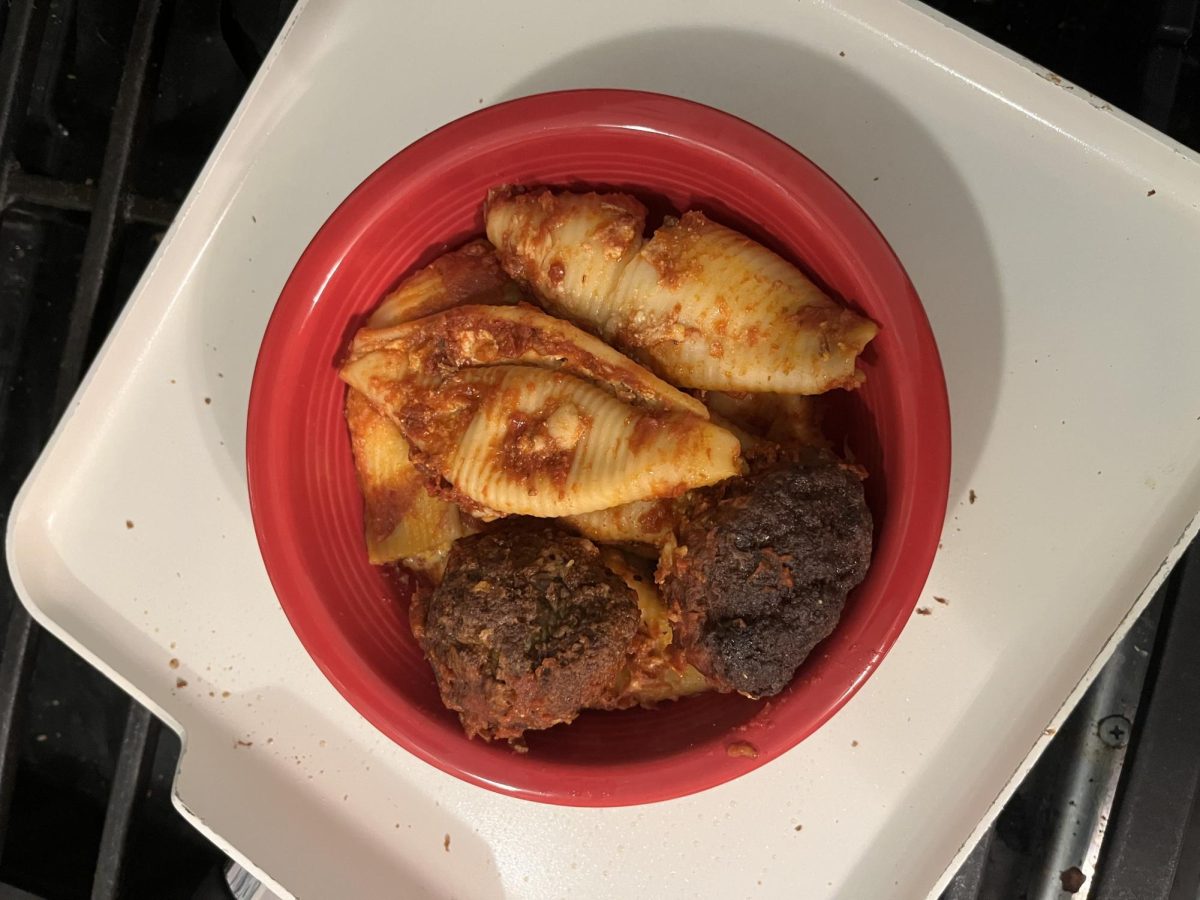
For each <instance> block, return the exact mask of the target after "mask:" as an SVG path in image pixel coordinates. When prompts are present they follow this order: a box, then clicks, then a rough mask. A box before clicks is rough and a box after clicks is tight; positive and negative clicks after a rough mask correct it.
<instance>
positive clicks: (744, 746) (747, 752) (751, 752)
mask: <svg viewBox="0 0 1200 900" xmlns="http://www.w3.org/2000/svg"><path fill="white" fill-rule="evenodd" d="M725 754H726V755H727V756H734V757H738V756H740V757H744V758H746V759H757V758H758V748H757V747H755V746H754V745H753V744H751V743H750V742H749V741H734V742H733V743H732V744H730V745H729V746H727V747H726V748H725Z"/></svg>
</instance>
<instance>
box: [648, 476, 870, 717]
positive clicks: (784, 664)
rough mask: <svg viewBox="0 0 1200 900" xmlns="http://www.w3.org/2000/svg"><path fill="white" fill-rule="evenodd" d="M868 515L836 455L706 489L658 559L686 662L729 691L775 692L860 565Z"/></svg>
mask: <svg viewBox="0 0 1200 900" xmlns="http://www.w3.org/2000/svg"><path fill="white" fill-rule="evenodd" d="M870 560H871V514H870V512H869V511H868V509H867V505H866V501H865V499H864V497H863V489H862V484H861V482H860V480H859V478H858V477H857V476H856V475H855V474H854V473H853V472H851V471H848V470H847V469H846V468H844V467H842V466H839V465H837V464H827V465H814V466H789V467H783V468H777V469H773V470H769V471H766V472H762V473H759V474H756V475H752V476H750V477H747V478H736V479H731V480H730V481H727V482H725V483H723V484H721V485H719V486H718V487H717V488H715V489H713V490H711V491H710V492H709V493H708V495H707V497H706V502H705V503H704V505H703V506H702V508H701V509H699V510H697V513H696V515H694V516H693V517H692V518H691V520H690V521H689V522H688V524H687V525H686V526H685V527H684V528H683V530H682V533H681V534H680V536H679V547H678V548H677V550H676V552H675V553H674V554H673V555H672V556H671V558H670V560H669V562H668V564H667V565H665V566H664V567H663V570H662V575H663V591H664V593H665V595H666V597H667V599H668V601H669V603H670V605H671V609H672V613H673V615H674V617H675V618H676V620H677V621H676V628H677V637H678V638H679V641H680V643H681V645H682V646H683V647H684V648H685V650H686V653H687V657H688V661H689V662H691V663H692V665H694V666H695V667H696V668H697V669H699V670H700V671H701V672H703V673H704V674H705V675H707V676H708V677H709V678H711V679H713V680H714V681H715V682H717V683H718V684H719V685H720V686H721V687H723V688H724V689H726V690H734V691H738V692H740V693H743V694H746V695H748V696H751V697H767V696H771V695H773V694H777V693H779V692H780V691H782V690H783V689H784V688H785V687H786V686H787V684H788V682H789V681H791V679H792V676H793V675H794V674H795V672H796V669H797V668H798V667H799V665H800V664H801V663H802V662H804V660H805V658H806V657H807V656H808V654H809V653H810V652H811V651H812V649H813V648H814V647H815V646H816V645H817V644H818V643H820V642H821V641H822V640H824V639H825V638H826V637H828V636H829V634H830V632H832V631H833V629H834V626H835V625H837V622H838V619H839V618H840V617H841V614H842V608H843V607H844V605H845V602H846V595H847V594H848V593H849V591H850V590H851V589H852V588H854V587H855V586H856V585H857V584H858V583H859V582H861V581H862V580H863V578H864V577H865V575H866V573H867V566H868V565H869V563H870Z"/></svg>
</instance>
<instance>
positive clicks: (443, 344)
mask: <svg viewBox="0 0 1200 900" xmlns="http://www.w3.org/2000/svg"><path fill="white" fill-rule="evenodd" d="M378 350H386V351H388V352H389V358H390V359H391V360H392V361H393V362H394V363H395V366H394V368H393V372H392V377H393V378H395V379H398V380H402V379H406V378H413V379H420V378H426V379H428V378H436V377H439V376H441V375H445V374H447V373H451V372H455V371H457V370H459V369H463V368H468V367H472V366H494V365H501V364H518V365H532V366H538V367H541V368H547V369H561V370H563V371H565V372H569V373H570V374H572V375H575V376H577V377H579V378H582V379H584V380H586V381H589V382H591V383H592V384H594V385H596V386H597V387H599V388H601V389H603V390H605V391H607V392H609V393H611V394H613V396H615V397H617V398H618V399H620V400H622V401H624V402H626V403H629V404H632V405H635V406H643V407H646V408H648V409H663V410H676V411H679V412H687V413H691V414H692V415H695V416H699V417H700V418H704V419H706V418H708V411H707V409H706V408H705V406H704V404H703V403H701V402H700V401H699V400H697V399H696V398H695V397H692V396H690V395H688V394H685V393H683V392H682V391H680V390H679V389H678V388H675V387H672V386H671V385H669V384H667V383H666V382H665V381H663V380H662V379H661V378H658V377H656V376H655V375H654V374H653V373H651V372H649V371H647V370H646V369H645V368H644V367H642V366H639V365H638V364H637V363H635V362H634V361H633V360H631V359H629V357H627V356H625V355H624V354H622V353H619V352H617V351H616V350H614V349H613V348H612V347H610V346H609V345H608V344H606V343H604V342H603V341H602V340H600V339H599V338H597V337H595V336H594V335H591V334H588V333H587V332H586V331H582V330H581V329H579V328H576V327H575V326H574V325H572V324H571V323H570V322H565V321H563V320H562V319H557V318H555V317H553V316H548V315H546V313H544V312H542V311H541V310H540V309H538V308H537V307H534V306H531V305H529V304H527V303H522V304H520V305H518V306H480V305H476V304H470V305H466V306H459V307H457V308H454V309H446V310H445V311H443V312H440V313H437V314H436V315H431V316H426V317H424V318H422V319H417V320H416V321H412V322H404V323H402V324H399V325H396V326H394V327H392V328H378V329H376V328H364V329H363V330H361V331H359V332H358V334H356V335H355V337H354V340H353V342H352V343H351V345H350V353H349V362H348V364H347V367H348V368H350V367H353V366H354V365H355V364H356V363H357V362H358V361H359V360H361V359H362V358H363V357H364V356H367V355H368V354H370V353H373V352H375V351H378Z"/></svg>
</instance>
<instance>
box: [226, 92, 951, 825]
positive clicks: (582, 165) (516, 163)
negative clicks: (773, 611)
mask: <svg viewBox="0 0 1200 900" xmlns="http://www.w3.org/2000/svg"><path fill="white" fill-rule="evenodd" d="M500 184H550V185H560V186H577V187H581V186H589V187H608V188H617V189H622V190H628V191H631V192H632V193H635V194H637V195H638V196H640V197H641V198H642V199H643V200H645V201H647V202H648V205H650V206H651V209H652V214H657V213H662V212H665V211H668V210H669V209H673V210H674V211H676V212H679V211H683V210H686V209H692V208H699V209H702V210H704V211H705V212H706V213H708V214H709V215H710V216H711V217H713V218H715V219H717V220H719V221H722V222H724V223H725V224H728V225H731V226H733V227H735V228H738V229H741V230H743V231H744V232H746V233H748V234H750V235H752V236H754V237H756V238H757V239H759V240H761V241H763V242H764V243H766V244H768V245H769V246H772V247H773V248H774V249H776V250H777V251H778V252H781V253H783V254H784V255H785V256H787V257H789V258H790V259H792V260H793V261H795V262H796V263H798V264H800V265H802V266H803V267H804V268H805V269H806V270H807V271H808V272H809V273H810V274H811V275H813V276H814V277H815V278H816V279H818V280H819V282H821V283H822V284H823V285H825V286H826V287H827V288H828V289H829V290H830V291H831V292H832V293H833V294H834V295H836V296H839V297H841V298H843V299H844V300H845V301H846V302H848V303H849V304H850V305H852V306H855V307H857V308H859V309H861V310H862V311H863V312H865V313H866V314H867V315H869V316H870V317H871V318H873V319H874V320H875V321H876V322H878V323H879V325H880V326H881V328H880V333H879V336H878V337H877V338H876V339H875V341H874V342H873V344H872V345H871V346H870V347H869V348H868V352H867V353H866V355H865V357H864V360H863V367H864V369H865V370H866V372H867V383H866V385H865V387H863V389H862V390H860V391H857V392H855V393H853V394H845V395H844V396H843V397H841V398H840V402H839V410H838V414H837V415H836V416H835V417H834V418H835V423H834V427H835V429H836V430H839V431H841V432H842V434H840V435H839V436H838V439H839V441H840V440H842V439H844V440H845V442H846V445H847V446H848V447H849V448H850V449H851V451H852V452H853V453H854V455H855V457H856V458H857V459H858V460H859V461H861V462H863V463H864V464H865V465H866V466H867V468H868V469H869V471H870V477H869V478H868V479H867V482H866V484H867V487H868V502H869V503H870V505H871V509H872V512H873V514H874V516H875V520H876V544H875V553H874V559H873V562H872V564H871V569H870V573H869V574H868V576H867V579H866V581H865V582H864V583H863V584H862V585H861V586H860V587H859V588H858V589H857V590H856V591H854V593H853V594H852V596H851V598H850V600H849V602H848V604H847V606H846V612H845V615H844V617H843V619H842V621H841V623H840V624H839V625H838V628H837V630H836V631H835V632H834V634H833V635H832V636H831V637H830V638H829V639H828V640H827V641H825V642H824V643H823V644H821V645H820V646H819V647H818V648H817V650H816V651H815V652H814V653H813V655H812V656H811V658H810V659H809V660H808V661H807V662H806V663H805V664H804V665H803V667H802V668H801V669H800V672H799V673H798V675H797V677H796V678H795V680H794V681H793V682H792V684H791V686H790V687H789V688H788V689H787V690H786V691H784V692H783V693H782V694H781V695H779V696H778V697H775V698H772V699H771V700H770V701H764V702H756V701H751V700H747V699H745V698H743V697H739V696H736V695H734V696H730V695H715V694H714V695H705V696H700V697H694V698H690V699H687V700H682V701H679V702H677V703H667V704H664V705H663V706H661V707H660V708H658V709H656V710H641V709H638V710H628V711H625V712H619V713H594V712H589V713H585V714H584V715H582V716H581V717H580V718H579V719H578V720H577V721H576V722H575V723H573V724H572V725H570V726H567V727H559V728H554V729H551V730H550V731H547V732H543V733H538V734H534V735H532V736H531V737H530V740H529V747H530V749H529V753H528V754H525V755H518V754H516V753H514V752H513V751H512V750H510V749H509V748H508V747H507V745H504V744H487V743H484V742H482V741H472V740H468V739H467V738H466V737H465V736H464V735H463V733H462V730H461V728H460V727H459V723H458V720H457V717H456V716H455V715H454V714H453V713H451V712H449V711H447V710H446V709H445V708H444V707H443V706H442V704H441V702H440V700H439V699H438V693H437V689H436V686H435V684H434V680H433V676H432V672H431V670H430V668H429V666H428V665H427V664H426V662H425V660H424V659H423V657H422V656H421V652H420V650H419V649H418V648H417V646H416V644H415V642H414V641H413V638H412V635H411V633H410V632H409V628H408V623H407V617H406V608H407V598H406V597H404V596H401V595H399V594H398V592H397V590H396V588H395V586H394V585H392V584H389V583H388V581H387V580H386V579H385V577H384V576H383V575H382V574H381V572H380V571H378V570H376V569H375V568H373V567H372V566H370V565H369V564H368V563H367V559H366V553H365V549H364V544H363V531H362V502H361V499H360V496H359V492H358V486H357V483H356V481H355V473H354V466H353V463H352V460H351V455H350V443H349V439H348V437H347V433H346V425H345V422H344V420H343V418H342V403H343V397H344V389H343V386H342V384H341V382H340V381H339V380H338V377H337V371H336V368H335V361H336V360H337V359H338V356H339V354H340V352H341V351H342V348H343V347H344V346H345V344H346V341H347V339H348V337H349V336H350V335H351V334H352V333H353V332H354V330H355V329H356V327H357V326H358V325H359V323H361V321H362V320H363V317H364V315H365V314H366V313H367V312H368V311H370V310H371V308H372V307H373V306H374V305H375V304H376V303H377V302H378V301H379V300H380V298H381V297H382V296H383V295H384V293H385V292H386V291H387V290H388V289H389V288H391V287H392V286H393V285H395V284H396V283H397V282H398V281H399V280H400V279H401V278H402V277H403V276H405V275H406V274H408V273H409V272H411V271H412V270H413V269H414V268H415V267H417V266H420V265H424V264H426V263H428V262H429V261H430V260H431V259H433V258H434V257H435V256H436V255H438V254H439V253H441V252H442V251H443V250H445V249H448V248H451V247H454V246H456V245H458V244H460V243H462V242H463V241H465V240H467V239H468V238H471V237H473V236H476V235H480V234H482V233H483V220H482V203H483V198H484V196H485V195H486V193H487V190H488V188H490V187H493V186H496V185H500ZM652 224H655V225H656V224H657V220H655V219H653V218H652ZM949 434H950V427H949V411H948V405H947V400H946V388H945V382H944V378H943V375H942V369H941V363H940V361H939V359H938V353H937V347H936V345H935V344H934V340H933V335H932V333H931V332H930V329H929V323H928V321H927V320H926V318H925V313H924V311H923V310H922V308H921V303H920V300H919V299H918V297H917V295H916V292H915V291H914V290H913V287H912V285H911V284H910V283H909V280H908V277H907V276H906V275H905V272H904V269H903V268H902V267H901V265H900V263H899V261H898V260H897V259H896V256H895V254H893V253H892V250H891V248H890V247H888V244H887V242H886V241H885V240H884V239H883V237H882V235H880V233H879V232H878V231H877V230H876V228H875V227H874V225H873V224H872V223H871V221H870V220H869V219H868V218H867V216H866V214H865V213H864V212H863V211H862V210H861V209H860V208H859V207H858V206H857V205H856V204H855V203H854V201H853V200H851V199H850V198H849V197H848V196H847V195H846V193H845V192H844V191H842V189H841V188H839V187H838V186H837V185H836V184H835V183H834V182H833V181H832V180H831V179H830V178H829V177H828V176H827V175H825V174H824V173H823V172H822V171H821V170H820V169H818V168H817V167H816V166H815V165H813V164H812V163H811V162H809V161H808V160H807V159H805V158H804V157H803V156H801V155H800V154H799V153H797V152H796V151H795V150H793V149H792V148H791V147H789V146H787V145H786V144H784V143H783V142H782V141H780V140H778V139H776V138H774V137H772V136H771V135H770V134H767V133H766V132H764V131H762V130H760V129H758V128H756V127H754V126H753V125H750V124H748V123H746V122H743V121H742V120H740V119H737V118H734V117H733V116H730V115H728V114H726V113H723V112H719V111H717V110H715V109H711V108H709V107H705V106H700V105H698V104H695V103H691V102H688V101H685V100H680V99H677V98H674V97H666V96H661V95H657V94H645V93H637V92H631V91H608V90H590V91H565V92H561V93H553V94H542V95H539V96H534V97H526V98H523V99H520V100H514V101H512V102H509V103H504V104H501V105H499V106H494V107H490V108H488V109H484V110H481V111H479V112H477V113H474V114H472V115H469V116H467V117H465V118H462V119H459V120H457V121H455V122H452V123H450V124H449V125H446V126H444V127H443V128H441V129H439V130H437V131H435V132H434V133H432V134H430V135H428V136H427V137H424V138H422V139H421V140H419V141H417V142H416V143H415V144H412V145H411V146H409V147H408V148H406V149H405V150H403V151H401V152H400V153H398V154H396V155H395V156H394V157H392V158H391V159H390V160H389V161H388V162H386V163H385V164H384V165H383V166H381V167H380V168H379V170H378V171H376V172H375V173H374V174H373V175H371V177H370V178H368V179H367V180H366V181H364V182H363V183H362V184H361V185H360V186H359V187H358V188H357V189H356V190H355V191H354V193H352V194H351V195H350V197H349V198H348V199H347V200H346V201H345V202H344V203H342V205H341V206H340V207H339V208H338V209H337V211H336V212H335V213H334V214H333V215H332V216H331V217H330V218H329V220H328V221H327V222H326V223H325V225H324V226H323V227H322V228H321V230H320V231H319V232H318V233H317V235H316V237H315V238H313V240H312V243H311V244H309V246H308V248H307V249H306V250H305V251H304V254H303V256H302V257H301V258H300V261H299V262H298V263H297V264H296V268H295V270H294V271H293V272H292V275H291V277H290V278H289V279H288V282H287V284H286V286H285V287H284V289H283V293H282V294H281V295H280V298H279V302H278V303H277V305H276V307H275V312H274V314H273V315H272V317H271V321H270V323H269V325H268V326H267V330H266V335H265V337H264V338H263V343H262V348H261V351H260V353H259V357H258V364H257V368H256V369H255V373H254V383H253V388H252V390H251V395H250V410H249V422H248V427H247V440H246V455H247V466H248V476H249V486H250V505H251V510H252V512H253V517H254V526H255V530H256V532H257V534H258V541H259V545H260V547H261V550H262V556H263V560H264V562H265V563H266V567H267V571H268V573H269V574H270V577H271V582H272V584H273V585H274V587H275V591H276V593H277V594H278V596H279V601H280V604H281V605H282V606H283V609H284V612H285V613H286V614H287V616H288V618H289V619H290V620H291V623H292V627H293V628H294V629H295V630H296V634H297V635H299V637H300V640H301V641H302V642H303V644H304V646H305V648H306V649H307V650H308V652H309V653H310V654H311V656H312V658H313V660H315V661H316V663H317V665H318V666H320V668H321V670H322V671H323V672H324V673H325V675H326V676H327V677H328V678H329V680H330V681H331V682H332V683H333V684H334V686H335V687H336V688H337V689H338V690H339V691H340V692H341V693H342V695H343V696H344V697H345V698H346V699H347V700H348V701H349V702H350V703H351V704H352V705H353V706H354V707H355V708H356V709H357V710H358V711H359V712H361V713H362V714H363V715H364V716H366V718H367V719H368V720H370V721H371V722H372V723H373V724H374V725H375V726H376V727H377V728H379V729H380V730H381V731H382V732H384V733H385V734H386V735H388V736H389V737H390V738H392V739H393V740H394V741H396V743H398V744H400V745H401V746H402V747H404V748H406V749H407V750H409V751H411V752H412V753H414V754H416V755H417V756H419V757H420V758H421V759H423V760H425V761H426V762H428V763H430V764H432V765H434V766H437V767H438V768H439V769H442V770H443V771H445V772H449V773H450V774H452V775H455V776H458V777H459V778H462V779H464V780H466V781H469V782H472V783H474V784H477V785H480V786H482V787H485V788H489V789H491V790H495V791H500V792H502V793H505V794H511V795H514V796H518V797H524V798H528V799H531V800H540V801H544V802H548V803H562V804H571V805H578V806H620V805H627V804H634V803H647V802H651V801H656V800H665V799H669V798H672V797H679V796H682V795H684V794H689V793H692V792H694V791H699V790H702V789H704V788H708V787H712V786H714V785H717V784H721V783H722V782H725V781H728V780H729V779H731V778H736V777H737V776H738V775H741V774H743V773H745V772H748V771H750V770H751V769H754V768H756V767H757V766H761V765H763V764H764V763H767V762H769V761H770V760H772V759H774V758H775V757H777V756H779V755H780V754H781V753H783V752H785V751H786V750H788V749H790V748H791V747H793V746H795V745H796V744H797V743H798V742H799V741H801V740H803V739H804V738H805V737H807V736H808V735H809V734H811V733H812V732H813V731H815V730H816V729H817V728H818V727H819V726H820V725H821V724H822V723H823V722H825V721H826V720H827V719H828V718H829V717H830V716H832V715H833V714H834V712H836V711H837V709H838V708H839V707H841V706H842V704H844V703H845V702H846V701H847V700H848V699H849V698H850V696H851V695H852V694H853V693H854V692H855V691H856V690H857V689H858V688H859V687H860V686H861V685H862V684H863V682H864V681H865V680H866V679H867V677H868V676H870V674H871V673H872V672H873V671H874V670H875V668H876V667H877V666H878V665H879V661H880V660H881V659H882V658H883V655H884V654H885V653H886V652H887V651H888V649H889V648H890V647H891V645H892V643H893V642H894V641H895V640H896V636H897V635H898V634H899V633H900V629H901V628H903V626H904V624H905V622H906V621H908V619H909V616H910V615H911V613H912V609H913V606H914V605H915V603H916V600H917V597H918V595H919V593H920V591H921V588H922V586H923V585H924V582H925V578H926V575H927V574H928V572H929V566H930V564H931V562H932V559H933V554H934V551H935V548H936V546H937V540H938V535H939V533H940V531H941V527H942V521H943V516H944V514H945V509H946V497H947V491H948V484H949V471H950V438H949ZM839 446H840V443H839ZM735 741H744V742H746V743H749V744H751V745H753V747H755V748H756V749H757V751H758V754H757V756H756V757H754V758H749V757H747V756H740V755H736V756H731V755H730V754H729V753H728V752H727V748H728V747H729V745H730V744H731V743H733V742H735Z"/></svg>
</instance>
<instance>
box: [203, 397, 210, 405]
mask: <svg viewBox="0 0 1200 900" xmlns="http://www.w3.org/2000/svg"><path fill="white" fill-rule="evenodd" d="M204 405H205V406H211V405H212V397H205V398H204Z"/></svg>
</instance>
